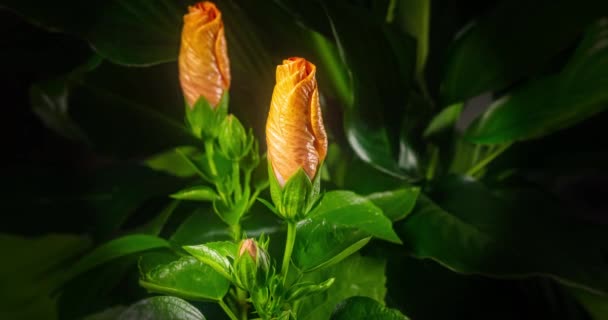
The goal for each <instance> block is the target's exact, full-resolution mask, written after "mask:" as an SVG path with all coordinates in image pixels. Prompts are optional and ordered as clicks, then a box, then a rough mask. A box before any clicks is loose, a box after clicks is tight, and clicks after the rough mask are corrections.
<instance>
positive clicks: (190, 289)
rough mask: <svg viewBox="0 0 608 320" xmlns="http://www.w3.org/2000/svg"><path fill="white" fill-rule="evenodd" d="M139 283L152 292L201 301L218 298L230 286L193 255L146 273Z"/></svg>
mask: <svg viewBox="0 0 608 320" xmlns="http://www.w3.org/2000/svg"><path fill="white" fill-rule="evenodd" d="M139 283H140V284H141V285H142V286H143V287H144V288H146V289H147V290H149V291H151V292H158V293H164V294H171V295H175V296H179V297H182V298H185V299H192V300H203V301H204V300H220V299H222V298H223V297H224V295H226V293H227V292H228V289H229V288H230V281H229V280H228V279H226V278H224V277H223V276H222V275H220V274H219V273H217V272H216V271H215V270H213V268H211V267H210V266H208V265H206V264H204V263H202V262H200V261H198V260H196V259H195V258H193V257H182V258H180V259H179V260H177V261H173V262H171V263H168V264H164V265H160V266H158V267H156V268H154V269H152V270H150V271H148V272H145V273H143V274H142V275H141V280H140V282H139Z"/></svg>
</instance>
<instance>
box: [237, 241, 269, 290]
mask: <svg viewBox="0 0 608 320" xmlns="http://www.w3.org/2000/svg"><path fill="white" fill-rule="evenodd" d="M245 241H248V240H243V242H245ZM243 242H241V245H243ZM254 243H255V247H256V249H255V253H256V254H255V256H251V254H250V253H249V251H247V250H245V252H238V255H237V258H236V260H235V261H234V266H233V270H234V272H233V277H234V279H233V282H234V283H235V284H236V285H237V286H238V287H240V288H242V289H244V290H247V291H249V292H253V291H257V290H256V289H258V288H264V287H266V285H267V284H268V281H269V280H270V277H271V274H272V272H271V266H270V256H269V255H268V252H267V251H266V249H267V246H268V242H266V243H263V240H262V241H260V242H256V241H254ZM238 250H239V251H241V248H240V247H239V249H238ZM241 253H242V254H241Z"/></svg>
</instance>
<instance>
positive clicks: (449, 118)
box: [424, 103, 463, 137]
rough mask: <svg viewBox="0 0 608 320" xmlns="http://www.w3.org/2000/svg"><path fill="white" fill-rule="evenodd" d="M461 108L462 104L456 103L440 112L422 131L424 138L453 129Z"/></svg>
mask: <svg viewBox="0 0 608 320" xmlns="http://www.w3.org/2000/svg"><path fill="white" fill-rule="evenodd" d="M462 106H463V104H462V103H456V104H453V105H451V106H449V107H447V108H445V109H443V110H441V112H439V113H438V114H437V115H436V116H435V117H434V118H433V119H432V120H431V123H429V125H428V127H426V129H425V130H424V136H425V137H429V136H432V135H435V134H437V133H439V132H442V131H444V130H446V129H449V128H451V127H453V126H454V125H455V124H456V121H458V118H459V117H460V113H461V112H462Z"/></svg>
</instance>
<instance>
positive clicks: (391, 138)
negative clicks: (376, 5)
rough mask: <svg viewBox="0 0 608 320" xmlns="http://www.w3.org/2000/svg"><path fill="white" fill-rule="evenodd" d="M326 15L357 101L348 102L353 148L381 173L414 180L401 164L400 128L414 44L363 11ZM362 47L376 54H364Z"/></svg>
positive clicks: (341, 9) (330, 8) (334, 10)
mask: <svg viewBox="0 0 608 320" xmlns="http://www.w3.org/2000/svg"><path fill="white" fill-rule="evenodd" d="M327 12H328V15H329V18H330V20H331V23H332V31H333V33H334V34H333V35H334V38H335V39H336V42H337V45H338V48H339V52H340V54H341V58H342V60H343V62H344V63H345V65H346V66H347V67H348V69H349V71H350V75H351V79H350V80H351V84H350V85H351V92H352V95H353V96H352V98H349V99H348V101H344V102H343V103H345V104H346V105H347V106H348V108H347V110H345V111H346V112H345V113H346V114H345V130H346V136H347V138H348V140H349V142H350V144H351V146H352V147H353V149H354V151H355V152H356V153H357V155H358V156H359V157H361V159H363V160H364V161H366V162H368V163H370V164H372V165H373V166H375V167H376V168H378V169H380V170H383V171H385V172H387V173H389V174H392V175H396V176H398V177H402V178H405V177H407V176H408V174H411V175H414V176H415V170H414V172H405V171H404V170H402V169H401V168H400V167H399V163H398V161H397V154H398V147H399V145H398V144H399V143H398V135H399V127H400V126H401V124H402V123H401V122H402V119H403V115H404V112H405V111H406V109H407V108H406V106H407V102H408V101H407V97H408V95H407V94H403V93H404V92H407V90H408V88H409V86H410V84H411V79H412V78H413V75H414V66H415V54H414V51H415V45H414V42H413V41H412V39H411V38H409V37H407V36H405V35H403V34H401V33H399V32H397V31H396V30H394V29H392V28H389V27H388V26H386V25H383V24H382V23H379V22H377V21H374V19H373V18H372V17H370V16H369V15H368V14H367V12H364V11H362V10H357V9H356V8H353V7H349V6H336V5H327ZM354 21H357V22H356V23H353V22H354ZM361 43H366V45H367V46H368V47H370V48H373V50H360V45H361ZM407 169H410V168H407ZM414 169H416V168H414Z"/></svg>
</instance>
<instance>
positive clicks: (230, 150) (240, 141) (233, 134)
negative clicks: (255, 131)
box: [218, 114, 253, 160]
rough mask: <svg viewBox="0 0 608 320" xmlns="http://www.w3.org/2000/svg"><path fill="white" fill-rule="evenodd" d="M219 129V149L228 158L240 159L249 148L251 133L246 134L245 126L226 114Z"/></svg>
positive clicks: (251, 138)
mask: <svg viewBox="0 0 608 320" xmlns="http://www.w3.org/2000/svg"><path fill="white" fill-rule="evenodd" d="M219 130H220V132H219V136H218V142H219V145H220V149H221V151H222V152H223V153H224V155H225V156H226V157H227V158H228V159H231V160H240V159H241V158H243V157H244V156H245V155H246V154H247V152H248V151H249V150H250V149H251V144H252V143H253V135H249V134H247V132H246V131H245V128H243V125H242V124H241V122H240V121H239V119H237V118H236V117H235V116H233V115H231V114H230V115H228V116H227V117H226V118H225V119H224V121H223V122H222V125H221V127H220V129H219Z"/></svg>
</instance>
